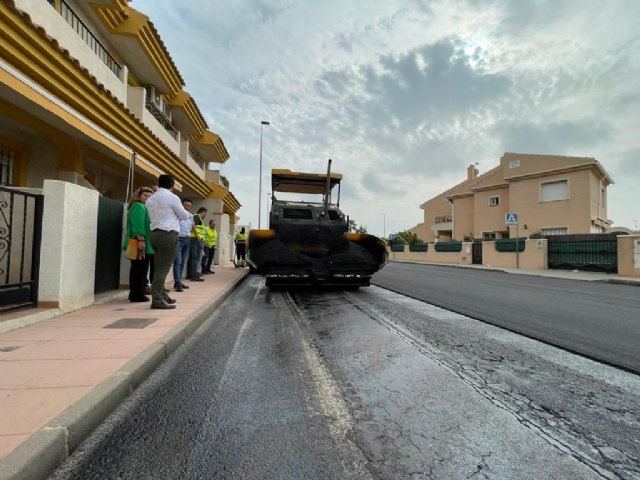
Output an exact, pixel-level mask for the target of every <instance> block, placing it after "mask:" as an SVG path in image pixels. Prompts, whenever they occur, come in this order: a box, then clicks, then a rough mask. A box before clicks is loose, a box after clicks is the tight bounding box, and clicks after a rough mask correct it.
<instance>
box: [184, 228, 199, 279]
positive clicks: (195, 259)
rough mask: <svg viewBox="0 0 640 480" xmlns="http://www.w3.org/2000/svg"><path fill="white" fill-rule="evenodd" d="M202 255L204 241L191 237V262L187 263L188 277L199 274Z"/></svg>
mask: <svg viewBox="0 0 640 480" xmlns="http://www.w3.org/2000/svg"><path fill="white" fill-rule="evenodd" d="M200 257H202V242H201V241H200V240H198V239H197V238H196V237H190V238H189V263H188V264H187V278H195V277H197V276H198V266H199V265H200Z"/></svg>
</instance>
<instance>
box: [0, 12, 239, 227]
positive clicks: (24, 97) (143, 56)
mask: <svg viewBox="0 0 640 480" xmlns="http://www.w3.org/2000/svg"><path fill="white" fill-rule="evenodd" d="M0 25H1V27H2V28H1V30H2V41H1V42H0V158H1V164H2V170H1V172H2V178H0V182H1V184H2V185H9V186H15V187H27V188H42V182H43V180H44V179H56V180H64V181H68V182H71V183H74V184H77V185H82V186H85V187H87V188H92V189H95V190H97V191H99V192H100V194H101V195H103V196H106V197H110V198H114V199H120V200H122V201H124V199H125V198H126V195H127V192H126V190H127V178H128V172H129V169H130V167H131V165H132V164H133V167H134V168H133V171H134V178H133V186H134V187H137V186H140V185H150V184H152V183H154V182H155V179H156V178H157V177H158V175H159V174H161V173H167V174H170V175H173V176H174V178H175V179H176V182H177V190H178V192H179V193H180V194H181V195H184V196H188V197H190V198H195V199H198V198H200V199H212V200H219V201H220V202H219V203H220V210H221V212H220V213H224V214H227V215H229V217H230V218H231V221H232V223H233V222H235V215H236V212H237V211H238V209H239V208H240V204H239V203H238V201H237V199H236V198H235V197H234V195H233V194H232V193H231V191H230V190H229V186H228V185H225V184H224V183H223V182H222V181H220V180H219V176H216V175H208V173H207V172H208V171H209V170H210V169H211V168H210V167H211V166H213V165H216V164H217V165H219V164H222V163H224V162H226V161H227V160H228V159H229V152H228V151H227V149H226V147H225V144H224V142H223V140H222V138H220V136H219V135H217V134H216V133H215V132H214V131H212V130H211V129H210V127H209V126H208V124H207V122H206V120H205V119H204V116H203V114H202V112H201V111H200V109H199V107H198V105H197V104H196V101H195V99H194V98H193V97H192V96H191V95H190V94H189V93H188V92H187V91H186V90H185V89H184V87H185V82H184V80H183V78H182V76H181V75H180V72H179V71H178V69H177V67H176V65H175V63H174V62H173V60H172V58H171V55H170V53H169V51H168V50H167V48H166V46H165V44H164V43H163V41H162V39H161V38H160V35H159V33H158V31H157V30H156V28H155V27H154V25H153V23H152V22H151V20H150V19H149V18H148V17H147V16H145V15H143V14H142V13H140V12H139V11H137V10H135V9H134V8H132V7H130V6H129V5H128V1H127V0H99V1H92V2H84V1H77V0H8V1H6V2H2V3H1V4H0ZM211 170H212V169H211Z"/></svg>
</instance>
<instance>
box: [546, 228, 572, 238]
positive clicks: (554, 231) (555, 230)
mask: <svg viewBox="0 0 640 480" xmlns="http://www.w3.org/2000/svg"><path fill="white" fill-rule="evenodd" d="M540 232H542V235H545V236H551V235H567V234H568V233H569V229H568V228H567V227H560V228H541V229H540Z"/></svg>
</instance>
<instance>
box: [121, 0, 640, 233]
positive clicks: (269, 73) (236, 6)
mask: <svg viewBox="0 0 640 480" xmlns="http://www.w3.org/2000/svg"><path fill="white" fill-rule="evenodd" d="M133 6H134V8H140V9H141V10H142V11H145V12H148V13H149V15H150V17H151V19H152V21H154V23H155V24H156V26H157V28H158V30H159V31H160V34H161V36H162V38H163V40H164V41H165V43H166V44H167V46H168V49H169V51H170V52H171V55H172V58H173V59H174V61H175V62H176V64H177V65H178V68H179V69H180V72H181V74H182V75H183V77H184V78H185V80H186V82H187V89H188V91H189V92H190V93H191V94H192V95H193V96H194V98H195V100H196V102H197V104H198V106H199V107H200V109H201V111H202V112H203V113H204V114H205V117H206V119H207V122H208V123H209V125H210V127H211V128H212V129H213V130H214V131H216V132H217V133H219V134H220V135H221V136H222V137H223V139H224V141H225V145H226V146H227V148H228V150H229V152H230V154H231V159H230V161H229V162H228V164H226V165H224V166H222V170H223V174H225V175H227V176H228V178H229V180H230V181H231V190H232V191H233V193H234V195H236V197H237V198H238V199H239V200H240V202H241V203H242V204H243V207H242V209H241V210H240V212H239V215H240V216H241V218H242V220H241V221H242V222H249V221H252V222H253V223H257V221H256V219H257V211H256V206H257V202H256V198H257V184H258V178H257V171H258V156H259V144H260V126H259V125H260V121H261V120H269V121H271V123H272V125H271V126H270V127H268V128H267V129H266V130H265V131H264V139H263V140H264V145H263V146H264V152H263V153H264V159H263V160H264V177H263V185H265V186H266V185H268V184H269V169H270V168H291V169H294V170H300V171H310V172H322V171H324V169H325V168H326V160H327V159H328V158H333V159H334V169H335V171H338V172H340V173H343V174H344V175H345V180H344V182H343V206H344V208H345V211H346V212H347V213H350V214H351V215H352V218H354V219H356V220H357V221H358V223H361V224H364V225H367V226H368V227H369V229H370V231H374V232H381V231H382V215H381V213H382V211H386V213H387V216H386V218H387V232H389V231H391V230H390V229H391V228H393V227H392V226H393V224H394V222H395V224H396V226H397V228H395V229H396V230H403V229H405V228H409V227H410V226H412V225H414V224H415V223H417V222H418V221H420V218H421V217H422V211H421V210H420V209H419V205H420V204H421V203H422V202H424V201H425V200H426V199H428V198H431V197H433V196H434V195H436V194H438V193H440V192H441V191H443V190H444V189H446V188H448V187H451V186H453V185H455V184H456V183H458V182H460V181H462V180H464V178H465V167H466V166H467V165H468V164H470V163H475V162H480V166H481V170H482V171H486V170H488V169H489V168H492V167H494V166H495V165H497V164H498V162H499V158H500V156H501V155H502V153H503V152H505V151H522V152H531V153H548V154H567V155H584V156H590V157H595V158H597V159H599V160H600V161H601V162H602V163H603V165H604V167H605V168H606V169H607V170H608V171H609V172H610V173H611V174H612V176H614V179H615V180H616V184H615V185H614V186H612V188H611V189H610V193H611V195H610V203H609V210H610V216H612V217H613V218H615V219H616V220H619V221H621V222H622V223H625V222H626V223H628V222H629V221H630V219H632V218H634V216H637V213H636V212H637V205H638V204H639V203H640V202H639V199H638V193H637V188H636V185H635V184H636V183H637V175H638V173H637V172H639V171H640V169H639V168H638V165H639V164H638V158H639V157H638V148H640V146H639V145H638V140H637V125H640V108H638V107H639V106H640V92H639V89H638V86H637V79H638V78H639V77H640V48H639V47H640V35H639V34H638V33H637V18H639V17H640V2H637V1H635V0H611V1H607V2H602V1H600V0H583V1H581V2H580V8H579V9H576V8H575V5H573V4H572V3H571V2H557V1H554V0H540V1H536V2H513V1H508V0H482V1H481V0H429V1H426V0H423V1H421V2H413V3H407V2H406V1H403V0H387V1H384V2H383V1H373V2H372V1H370V0H353V1H350V2H342V1H339V0H327V1H326V2H315V3H301V2H293V1H290V0H278V1H276V2H271V1H269V2H267V1H266V0H239V1H237V2H231V3H229V2H222V1H221V0H211V1H210V2H195V1H193V0H185V1H183V2H179V3H177V2H157V1H152V0H134V2H133ZM634 205H635V206H634ZM392 212H393V213H392ZM390 225H391V226H390Z"/></svg>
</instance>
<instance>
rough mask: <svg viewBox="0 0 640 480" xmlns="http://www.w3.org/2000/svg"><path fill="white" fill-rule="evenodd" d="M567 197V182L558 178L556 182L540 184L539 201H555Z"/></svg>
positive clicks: (566, 198)
mask: <svg viewBox="0 0 640 480" xmlns="http://www.w3.org/2000/svg"><path fill="white" fill-rule="evenodd" d="M568 199H569V182H568V181H567V180H560V181H558V182H549V183H542V184H541V185H540V201H541V202H557V201H559V200H568Z"/></svg>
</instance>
